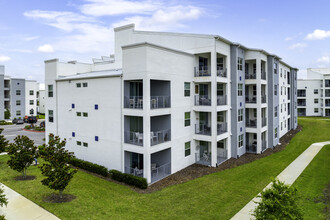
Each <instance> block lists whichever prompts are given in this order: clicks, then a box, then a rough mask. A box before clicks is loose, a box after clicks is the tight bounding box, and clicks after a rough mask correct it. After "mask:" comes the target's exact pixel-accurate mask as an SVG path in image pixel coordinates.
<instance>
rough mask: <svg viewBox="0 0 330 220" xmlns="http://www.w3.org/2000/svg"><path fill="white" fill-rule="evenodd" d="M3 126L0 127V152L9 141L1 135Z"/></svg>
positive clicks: (4, 149) (3, 150)
mask: <svg viewBox="0 0 330 220" xmlns="http://www.w3.org/2000/svg"><path fill="white" fill-rule="evenodd" d="M2 131H3V128H0V153H2V152H5V151H6V147H7V145H8V143H9V141H7V140H6V138H5V137H4V136H3V135H2Z"/></svg>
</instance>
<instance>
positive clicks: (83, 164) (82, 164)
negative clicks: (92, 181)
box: [70, 158, 109, 177]
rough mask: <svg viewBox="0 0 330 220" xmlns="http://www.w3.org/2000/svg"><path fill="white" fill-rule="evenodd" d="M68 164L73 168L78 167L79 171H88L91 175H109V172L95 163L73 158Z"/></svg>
mask: <svg viewBox="0 0 330 220" xmlns="http://www.w3.org/2000/svg"><path fill="white" fill-rule="evenodd" d="M70 164H71V165H73V166H75V167H79V168H81V169H84V170H87V171H90V172H92V173H96V174H100V175H102V176H105V177H107V176H108V175H109V171H108V169H107V168H105V167H104V166H101V165H98V164H95V163H91V162H88V161H84V160H80V159H77V158H74V159H72V160H71V162H70Z"/></svg>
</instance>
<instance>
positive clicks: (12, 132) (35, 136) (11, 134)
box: [0, 120, 45, 146]
mask: <svg viewBox="0 0 330 220" xmlns="http://www.w3.org/2000/svg"><path fill="white" fill-rule="evenodd" d="M41 121H42V120H39V121H38V123H37V125H39V124H40V122H41ZM26 125H29V124H22V125H0V128H4V131H3V132H2V134H3V135H4V136H5V138H6V139H7V140H9V141H10V143H12V142H13V141H14V139H15V137H16V136H18V135H25V136H27V137H29V138H30V139H31V140H34V143H35V145H37V146H39V145H42V144H44V143H45V141H44V140H43V139H44V138H45V133H44V132H31V131H24V130H22V129H23V128H24V127H25V126H26Z"/></svg>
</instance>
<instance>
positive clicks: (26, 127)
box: [24, 125, 32, 130]
mask: <svg viewBox="0 0 330 220" xmlns="http://www.w3.org/2000/svg"><path fill="white" fill-rule="evenodd" d="M31 128H32V127H31V126H30V125H26V126H25V127H24V129H27V130H30V129H31Z"/></svg>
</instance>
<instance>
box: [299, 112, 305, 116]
mask: <svg viewBox="0 0 330 220" xmlns="http://www.w3.org/2000/svg"><path fill="white" fill-rule="evenodd" d="M298 116H306V112H298Z"/></svg>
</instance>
